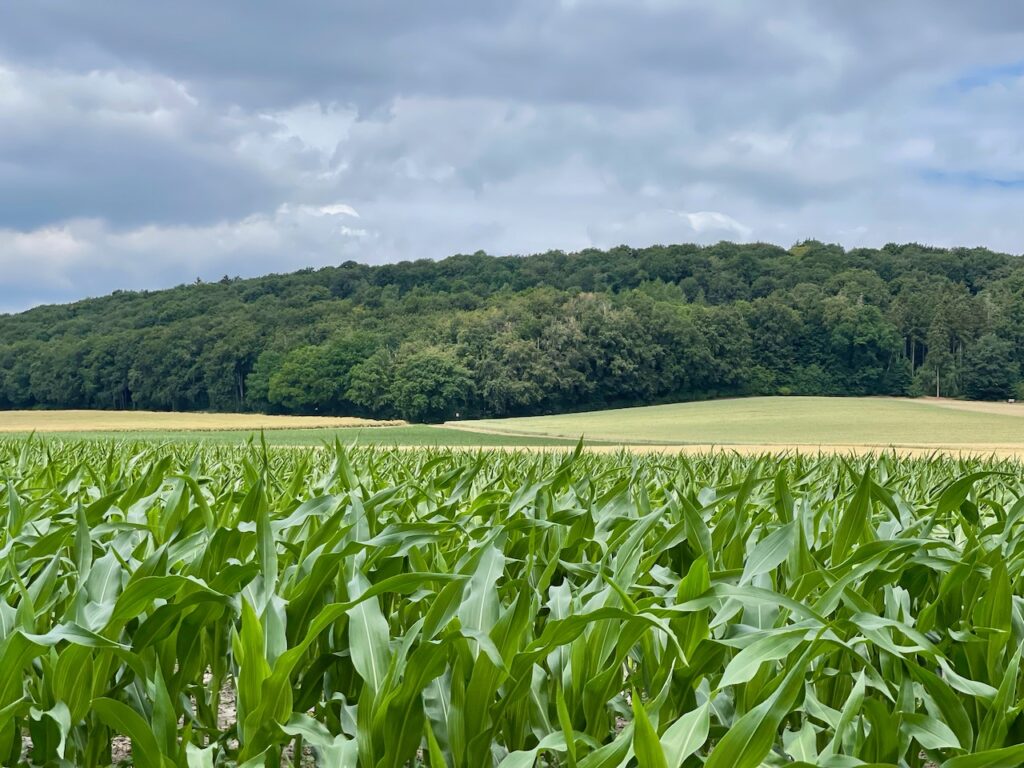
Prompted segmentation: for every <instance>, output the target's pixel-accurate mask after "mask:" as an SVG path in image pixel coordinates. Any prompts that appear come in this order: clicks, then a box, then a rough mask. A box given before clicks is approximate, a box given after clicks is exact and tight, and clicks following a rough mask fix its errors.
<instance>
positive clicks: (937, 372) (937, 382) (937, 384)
mask: <svg viewBox="0 0 1024 768" xmlns="http://www.w3.org/2000/svg"><path fill="white" fill-rule="evenodd" d="M935 396H936V397H938V396H939V367H938V366H935Z"/></svg>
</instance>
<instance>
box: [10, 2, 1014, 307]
mask: <svg viewBox="0 0 1024 768" xmlns="http://www.w3.org/2000/svg"><path fill="white" fill-rule="evenodd" d="M1022 119H1024V4H1021V3H1017V2H1013V1H1012V0H1002V1H1001V2H993V3H986V4H984V6H976V5H971V4H969V3H962V2H954V1H952V0H941V1H940V0H908V1H906V2H901V3H886V4H883V3H868V4H864V3H856V4H852V3H842V4H839V3H822V2H798V1H796V0H788V1H787V0H782V1H780V2H773V3H764V2H758V1H757V0H748V1H747V2H739V1H737V2H720V0H708V1H707V2H672V1H671V0H572V1H570V0H563V2H556V1H555V0H526V1H523V2H520V1H518V0H502V1H501V2H491V1H490V0H474V2H464V0H457V1H456V0H432V1H431V2H424V1H423V0H401V1H400V2H380V1H379V0H376V1H373V2H353V1H352V0H347V1H346V2H341V3H339V2H336V1H328V0H323V1H322V2H295V3H263V2H260V3H253V2H246V1H245V0H234V1H233V2H231V1H226V0H221V1H219V2H216V3H211V2H208V0H176V2H173V3H159V4H157V3H139V2H137V0H108V1H107V2H104V3H82V2H75V1H73V0H68V1H67V2H53V1H51V0H13V1H12V2H10V3H5V4H4V9H3V11H2V12H0V311H15V310H19V309H23V308H26V307H29V306H32V305H34V304H39V303H48V302H56V301H67V300H72V299H76V298H80V297H83V296H88V295H99V294H103V293H107V292H109V291H111V290H113V289H116V288H160V287H168V286H171V285H175V284H177V283H181V282H189V281H192V280H194V279H195V278H197V277H201V278H203V279H217V278H219V277H220V276H221V275H224V274H229V275H243V276H251V275H257V274H262V273H265V272H270V271H278V272H281V271H288V270H293V269H296V268H301V267H305V266H322V265H326V264H336V263H339V262H341V261H344V260H347V259H353V260H357V261H362V262H366V263H381V262H385V261H395V260H400V259H413V258H423V257H427V258H441V257H444V256H447V255H450V254H452V253H456V252H472V251H476V250H479V249H483V250H486V251H487V252H489V253H501V254H504V253H530V252H535V251H542V250H547V249H551V248H561V249H564V250H575V249H579V248H584V247H587V246H597V247H609V246H613V245H617V244H620V243H626V244H630V245H636V246H642V245H648V244H651V243H659V242H660V243H668V242H705V243H706V242H716V241H718V240H722V239H728V240H764V241H770V242H774V243H778V244H780V245H786V246H788V245H790V244H792V243H793V242H795V241H797V240H801V239H804V238H808V237H814V238H818V239H821V240H826V241H834V242H841V243H843V244H844V245H847V246H857V245H871V246H877V245H881V244H884V243H886V242H889V241H900V242H902V241H909V240H916V241H919V242H927V243H932V244H938V245H987V246H989V247H992V248H995V249H999V250H1005V251H1010V252H1020V251H1021V250H1024V248H1022V247H1021V245H1020V243H1021V242H1022V241H1024V216H1022V211H1024V131H1022V130H1021V125H1022Z"/></svg>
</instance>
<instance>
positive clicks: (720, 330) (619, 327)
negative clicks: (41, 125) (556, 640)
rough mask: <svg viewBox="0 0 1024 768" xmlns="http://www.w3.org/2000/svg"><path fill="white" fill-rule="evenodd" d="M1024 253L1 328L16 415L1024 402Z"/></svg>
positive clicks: (901, 256) (834, 258)
mask: <svg viewBox="0 0 1024 768" xmlns="http://www.w3.org/2000/svg"><path fill="white" fill-rule="evenodd" d="M1022 317H1024V262H1022V261H1021V259H1019V258H1018V257H1016V256H1011V255H1007V254H999V253H993V252H991V251H988V250H986V249H980V248H975V249H967V248H954V249H944V248H931V247H927V246H922V245H918V244H914V243H911V244H905V245H887V246H885V247H883V248H880V249H865V248H858V249H853V250H845V249H843V248H842V247H840V246H837V245H829V244H825V243H821V242H817V241H806V242H802V243H799V244H797V245H795V246H793V247H792V248H789V249H784V248H779V247H776V246H773V245H766V244H761V243H754V244H745V245H740V244H734V243H728V242H722V243H719V244H717V245H712V246H697V245H668V246H653V247H649V248H641V249H633V248H627V247H625V246H620V247H617V248H612V249H610V250H607V251H600V250H595V249H589V250H585V251H581V252H579V253H563V252H560V251H552V252H549V253H543V254H536V255H532V256H509V257H492V256H488V255H486V254H483V253H475V254H471V255H457V256H452V257H450V258H447V259H444V260H441V261H429V260H421V261H414V262H403V263H400V264H387V265H383V266H375V267H371V266H365V265H362V264H357V263H354V262H345V263H344V264H341V265H340V266H337V267H327V268H324V269H319V270H302V271H300V272H296V273H292V274H286V275H268V276H266V277H260V278H255V279H246V280H242V279H237V278H236V279H229V278H225V279H224V280H221V281H219V282H217V283H199V284H190V285H182V286H178V287H177V288H173V289H170V290H164V291H140V292H134V291H118V292H115V293H114V294H112V295H110V296H105V297H102V298H96V299H87V300H83V301H79V302H76V303H73V304H66V305H59V306H44V307H38V308H35V309H32V310H29V311H27V312H23V313H20V314H14V315H3V316H0V408H31V407H45V408H146V409H156V410H207V409H210V410H224V411H229V410H260V411H270V412H280V413H321V414H327V413H353V414H363V415H374V416H382V417H384V416H388V417H390V416H402V417H405V418H409V419H412V420H441V419H447V418H453V417H454V416H455V414H456V413H459V414H460V415H462V416H506V415H526V414H539V413H551V412H557V411H564V410H582V409H590V408H599V407H607V406H620V405H633V404H647V403H653V402H661V401H669V400H684V399H696V398H707V397H714V396H723V395H729V396H735V395H744V394H830V395H905V394H925V393H929V394H934V393H935V390H936V384H937V385H938V390H939V393H940V394H942V395H946V396H953V397H958V396H966V397H974V398H1003V397H1007V396H1011V395H1012V393H1013V392H1014V391H1015V390H1016V388H1017V387H1018V386H1019V384H1020V381H1019V378H1020V375H1021V370H1022V363H1024V327H1022V323H1021V318H1022Z"/></svg>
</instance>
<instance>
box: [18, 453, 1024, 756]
mask: <svg viewBox="0 0 1024 768" xmlns="http://www.w3.org/2000/svg"><path fill="white" fill-rule="evenodd" d="M1022 493H1024V483H1022V474H1021V468H1020V466H1019V465H1017V464H1015V463H1012V462H1005V461H996V460H981V459H971V460H966V459H965V460H956V459H952V458H947V457H933V458H931V459H908V458H901V457H898V456H895V455H883V456H881V457H874V458H852V457H846V458H844V457H806V456H800V455H787V456H775V457H770V456H765V457H760V458H747V457H740V456H735V455H727V454H718V455H714V456H697V457H669V456H653V455H652V456H642V457H639V456H636V455H632V454H627V453H622V454H619V455H592V454H588V453H586V452H584V451H582V450H580V449H577V450H576V451H572V452H566V453H562V454H530V453H517V452H478V453H471V452H459V451H450V450H417V451H399V450H382V449H372V448H359V449H357V448H346V447H344V446H342V445H340V444H335V445H333V446H325V447H324V448H323V449H319V450H302V451H295V450H285V449H281V450H273V449H269V448H267V446H265V445H262V444H250V445H247V446H245V447H241V448H225V447H215V446H204V447H196V446H190V445H185V444H181V445H178V444H170V445H164V446H152V445H133V444H129V443H115V444H111V443H103V442H84V441H83V442H59V441H58V442H44V441H39V440H28V441H26V440H12V441H8V442H0V515H2V516H3V518H4V520H5V521H6V525H4V526H3V530H2V532H0V670H2V672H3V675H2V677H0V764H3V765H7V766H16V765H18V766H106V765H112V764H116V763H118V762H130V763H131V764H133V765H137V766H142V767H143V768H150V767H151V768H172V767H180V768H211V767H213V766H279V765H283V764H292V765H302V764H310V763H311V762H312V763H315V764H316V765H323V766H361V767H362V768H400V767H401V766H431V768H442V767H443V768H484V767H486V766H498V768H530V766H565V767H568V768H624V767H627V766H639V767H640V768H664V767H665V766H668V767H669V768H680V767H681V766H700V765H704V766H707V768H735V767H739V768H756V767H757V766H783V765H788V766H835V767H836V768H845V767H846V766H859V765H872V766H902V767H906V768H918V767H920V766H931V765H942V766H944V768H984V767H988V768H996V767H997V766H1019V765H1022V764H1024V746H1022V743H1024V717H1022V715H1021V712H1022V709H1024V690H1022V686H1021V682H1022V681H1021V647H1022V641H1024V602H1022V579H1021V571H1022V569H1024V535H1022V533H1024V531H1022V528H1024V500H1022Z"/></svg>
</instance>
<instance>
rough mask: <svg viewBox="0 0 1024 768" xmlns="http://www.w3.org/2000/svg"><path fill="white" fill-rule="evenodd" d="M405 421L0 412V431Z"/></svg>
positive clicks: (322, 426) (315, 425)
mask: <svg viewBox="0 0 1024 768" xmlns="http://www.w3.org/2000/svg"><path fill="white" fill-rule="evenodd" d="M404 423H405V422H403V421H377V420H374V419H358V418H354V417H350V416H337V417H335V416H267V415H264V414H261V413H167V412H159V411H0V432H33V431H35V432H108V431H109V432H137V431H149V430H202V431H206V430H229V429H230V430H234V429H237V430H254V429H318V428H319V429H326V428H331V429H337V428H341V427H392V426H398V425H400V424H404Z"/></svg>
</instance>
